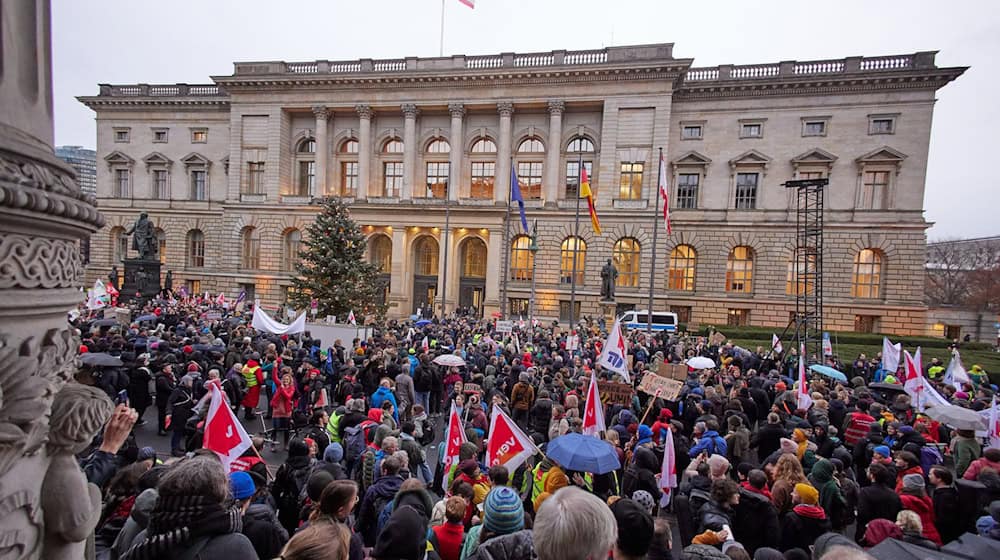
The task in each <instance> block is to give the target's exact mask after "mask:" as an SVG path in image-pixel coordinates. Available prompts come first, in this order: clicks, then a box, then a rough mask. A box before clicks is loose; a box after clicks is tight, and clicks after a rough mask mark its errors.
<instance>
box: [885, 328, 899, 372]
mask: <svg viewBox="0 0 1000 560" xmlns="http://www.w3.org/2000/svg"><path fill="white" fill-rule="evenodd" d="M902 352H903V343H902V342H897V343H896V344H893V343H891V342H889V337H887V336H884V337H882V369H883V370H884V371H885V373H886V375H896V370H897V369H899V359H900V357H901V355H902Z"/></svg>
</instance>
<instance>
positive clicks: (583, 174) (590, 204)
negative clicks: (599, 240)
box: [580, 165, 601, 235]
mask: <svg viewBox="0 0 1000 560" xmlns="http://www.w3.org/2000/svg"><path fill="white" fill-rule="evenodd" d="M580 197H581V198H586V199H587V210H588V211H589V212H590V224H591V225H592V226H593V227H594V233H596V234H597V235H600V234H601V220H599V219H598V218H597V209H596V208H594V192H593V191H592V190H590V178H589V177H587V167H586V166H583V165H581V166H580Z"/></svg>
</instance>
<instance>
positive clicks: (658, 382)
mask: <svg viewBox="0 0 1000 560" xmlns="http://www.w3.org/2000/svg"><path fill="white" fill-rule="evenodd" d="M683 387H684V384H683V383H681V382H680V381H677V380H676V379H669V378H667V377H663V376H660V375H657V374H655V373H647V374H646V375H645V376H644V377H643V378H642V381H641V382H640V383H639V390H640V391H642V392H643V393H646V394H647V395H656V392H657V391H659V392H660V395H659V396H660V398H661V399H667V400H670V401H672V400H676V399H677V395H679V394H680V393H681V389H682V388H683Z"/></svg>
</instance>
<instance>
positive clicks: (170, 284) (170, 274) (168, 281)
mask: <svg viewBox="0 0 1000 560" xmlns="http://www.w3.org/2000/svg"><path fill="white" fill-rule="evenodd" d="M163 289H164V290H166V291H167V292H168V293H169V292H172V291H174V271H172V270H168V271H167V276H166V278H164V279H163Z"/></svg>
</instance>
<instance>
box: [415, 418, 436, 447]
mask: <svg viewBox="0 0 1000 560" xmlns="http://www.w3.org/2000/svg"><path fill="white" fill-rule="evenodd" d="M435 433H437V426H435V425H434V420H432V419H430V418H428V419H427V420H425V421H424V431H423V433H422V434H420V440H419V441H418V443H420V445H430V444H432V443H434V434H435Z"/></svg>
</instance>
